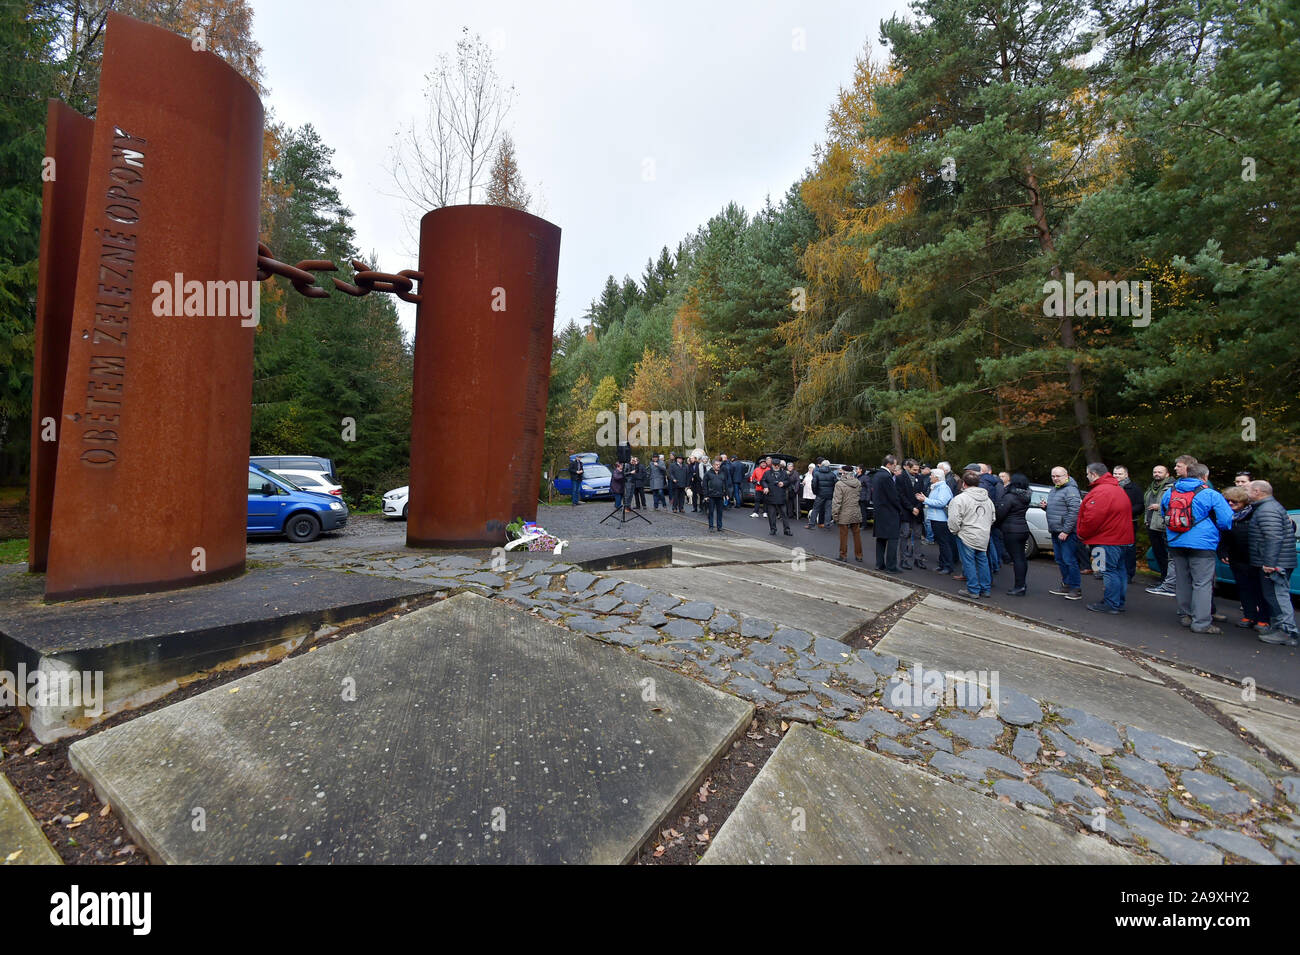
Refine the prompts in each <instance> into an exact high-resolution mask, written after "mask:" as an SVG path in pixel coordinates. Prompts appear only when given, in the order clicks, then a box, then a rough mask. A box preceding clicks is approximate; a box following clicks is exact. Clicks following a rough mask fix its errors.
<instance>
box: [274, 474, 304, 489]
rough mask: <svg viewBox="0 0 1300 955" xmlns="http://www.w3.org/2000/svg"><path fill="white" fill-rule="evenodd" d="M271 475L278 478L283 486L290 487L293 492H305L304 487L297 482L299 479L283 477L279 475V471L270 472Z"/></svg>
mask: <svg viewBox="0 0 1300 955" xmlns="http://www.w3.org/2000/svg"><path fill="white" fill-rule="evenodd" d="M271 473H272V474H274V475H275V476H276V477H278V478H279V479H280V480H281V481H283V482H284V483H285V484H287V485H289V486H290V487H291V488H293V489H294V490H295V491H305V490H307V489H306V488H305V487H303V486H302V485H301V484H300V483H299V481H300V479H299V478H291V477H285V476H284V475H283V474H281V473H280V472H279V471H272V472H271Z"/></svg>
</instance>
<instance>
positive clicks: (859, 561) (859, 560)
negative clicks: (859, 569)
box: [853, 557, 862, 564]
mask: <svg viewBox="0 0 1300 955" xmlns="http://www.w3.org/2000/svg"><path fill="white" fill-rule="evenodd" d="M853 559H854V560H856V561H857V562H858V563H859V564H860V563H862V558H861V557H854V558H853Z"/></svg>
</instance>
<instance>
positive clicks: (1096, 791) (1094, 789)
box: [1092, 786, 1106, 797]
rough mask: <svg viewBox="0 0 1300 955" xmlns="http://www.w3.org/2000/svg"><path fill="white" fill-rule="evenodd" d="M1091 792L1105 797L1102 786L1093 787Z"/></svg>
mask: <svg viewBox="0 0 1300 955" xmlns="http://www.w3.org/2000/svg"><path fill="white" fill-rule="evenodd" d="M1092 791H1093V792H1095V793H1096V794H1097V795H1098V796H1102V797H1104V796H1105V795H1106V790H1105V788H1104V787H1102V786H1093V787H1092Z"/></svg>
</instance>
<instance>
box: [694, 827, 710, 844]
mask: <svg viewBox="0 0 1300 955" xmlns="http://www.w3.org/2000/svg"><path fill="white" fill-rule="evenodd" d="M695 841H696V842H708V841H709V830H707V829H705V830H704V831H703V832H700V833H697V834H696V836H695Z"/></svg>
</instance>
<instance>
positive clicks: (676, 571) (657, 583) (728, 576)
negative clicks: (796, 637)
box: [611, 567, 871, 638]
mask: <svg viewBox="0 0 1300 955" xmlns="http://www.w3.org/2000/svg"><path fill="white" fill-rule="evenodd" d="M733 569H734V568H731V567H672V568H663V569H660V570H620V571H612V572H611V574H612V576H615V577H618V578H620V579H622V580H627V581H631V582H633V583H638V584H641V585H642V586H645V587H649V588H651V589H652V590H661V591H664V592H665V593H670V594H673V595H674V596H677V597H682V598H685V599H688V600H707V601H709V602H710V603H713V604H716V605H717V606H718V607H720V608H722V609H724V610H728V611H731V612H738V613H741V614H744V615H745V616H750V617H764V618H767V619H769V620H797V621H799V627H800V628H801V629H803V630H806V631H807V632H809V633H811V634H814V635H816V636H821V637H831V638H839V637H842V636H844V635H845V634H847V633H849V632H850V631H852V630H855V629H857V628H858V627H860V626H861V625H862V624H864V623H866V622H867V621H868V620H869V619H870V617H871V615H869V614H867V613H865V612H863V611H861V610H859V609H857V608H856V607H844V606H841V605H840V604H837V603H833V602H832V601H829V600H821V599H819V598H817V597H805V596H803V595H801V594H791V593H786V592H784V591H781V590H777V589H776V588H774V587H769V586H767V585H765V584H755V583H751V582H750V581H748V580H742V579H741V578H739V577H737V576H735V575H734V574H732V573H731V571H732V570H733Z"/></svg>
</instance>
